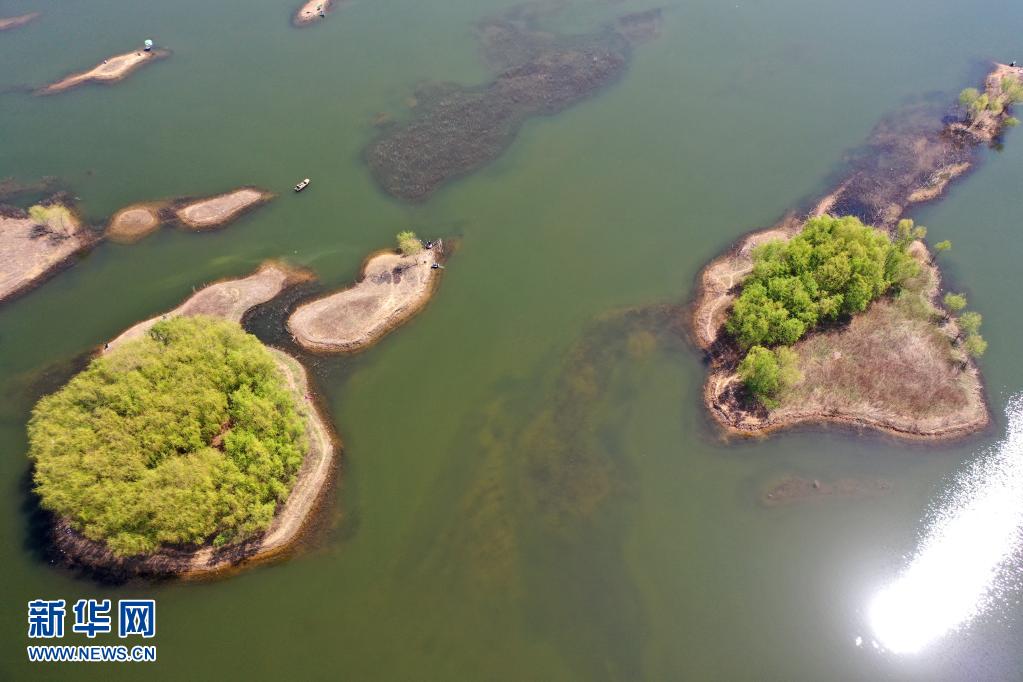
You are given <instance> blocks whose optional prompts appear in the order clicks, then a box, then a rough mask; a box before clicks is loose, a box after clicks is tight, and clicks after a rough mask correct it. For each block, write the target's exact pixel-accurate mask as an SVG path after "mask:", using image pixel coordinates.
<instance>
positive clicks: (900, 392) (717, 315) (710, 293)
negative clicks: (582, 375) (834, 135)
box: [689, 64, 1023, 440]
mask: <svg viewBox="0 0 1023 682" xmlns="http://www.w3.org/2000/svg"><path fill="white" fill-rule="evenodd" d="M1006 76H1014V77H1017V78H1021V77H1023V69H1021V68H1020V67H1010V66H1007V65H1005V64H996V65H994V68H993V69H992V70H991V72H989V74H988V76H987V77H986V78H985V81H984V86H985V90H986V91H987V92H988V93H989V94H992V95H994V94H997V93H998V92H999V91H1000V87H1001V85H1000V84H1001V80H1002V78H1004V77H1006ZM1008 117H1009V113H1008V111H1007V110H1004V111H1000V112H992V111H985V112H983V113H982V114H981V115H979V116H977V117H976V118H975V119H974V120H972V121H969V122H966V121H959V120H956V121H952V122H949V123H947V124H945V125H944V127H939V128H938V129H935V130H924V131H917V130H911V129H907V130H906V131H902V130H899V129H898V126H892V125H883V126H879V128H880V129H879V131H876V132H875V138H876V139H874V140H872V142H871V144H872V145H874V148H875V150H878V151H877V152H876V154H875V155H874V157H872V158H871V160H870V161H869V162H867V163H865V164H863V165H862V166H861V167H859V168H856V169H855V170H854V171H853V172H852V174H851V175H850V176H849V177H847V178H846V179H845V180H843V181H842V182H841V183H840V184H839V185H838V186H837V187H836V188H835V189H834V190H833V191H832V192H830V193H829V194H827V195H826V196H825V197H823V198H822V199H820V200H819V201H818V202H816V204H815V205H814V207H813V208H812V209H811V210H810V211H809V212H808V214H807V215H806V216H804V217H799V216H797V215H795V214H791V215H789V216H786V217H785V218H784V219H783V220H782V221H781V222H779V223H778V224H777V225H775V226H774V227H771V228H769V229H767V230H760V231H756V232H752V233H750V234H748V235H746V236H745V237H743V238H742V239H740V240H739V241H738V242H737V244H736V245H735V246H734V247H733V248H732V249H731V250H730V251H729V252H728V253H726V254H725V255H723V256H720V257H719V258H716V259H715V260H713V261H711V262H710V263H709V264H708V265H707V266H706V267H705V268H704V269H703V270H702V271H701V272H700V274H699V275H698V277H697V292H696V298H695V302H694V304H693V306H692V313H691V316H690V320H689V322H690V325H691V327H690V329H691V333H692V336H693V339H694V341H695V342H696V344H697V345H698V346H699V347H700V348H702V349H703V350H705V351H706V352H707V354H708V359H709V361H710V372H709V375H708V378H707V383H706V385H705V386H704V402H705V404H706V405H707V408H708V410H709V411H710V413H711V415H713V417H714V418H715V420H716V421H717V422H718V423H719V424H720V425H721V426H722V427H724V428H725V430H726V431H728V432H731V433H735V434H741V435H763V434H766V433H769V432H772V431H776V430H778V429H782V428H787V427H790V426H793V425H796V424H801V423H824V422H831V423H836V424H840V425H846V426H852V427H857V428H859V427H868V428H872V429H876V430H880V431H883V432H886V433H889V434H891V435H895V436H898V437H902V438H910V439H927V440H941V439H949V438H957V437H961V436H964V435H967V434H969V433H973V432H975V431H978V430H980V429H982V428H984V427H985V426H987V424H988V423H989V421H990V417H989V414H988V409H987V405H986V402H985V400H984V392H983V386H982V383H981V378H980V372H979V370H978V369H977V367H976V364H975V363H974V362H972V361H970V360H968V359H964V358H962V357H960V356H958V355H957V354H956V353H955V352H952V355H955V356H956V357H955V358H951V357H950V352H949V348H951V346H952V344H951V342H952V341H953V340H954V339H955V338H956V337H957V335H958V333H959V332H958V329H957V327H956V325H955V321H954V320H948V319H942V318H943V316H944V311H942V310H941V309H940V306H939V303H938V297H939V294H940V273H939V272H938V269H937V267H936V266H935V265H934V263H933V260H932V259H931V257H930V255H929V254H928V253H927V249H926V247H925V246H924V245H923V244H922V243H916V244H914V246H913V253H914V255H915V256H916V257H917V258H918V260H920V262H921V263H922V265H923V268H922V274H921V277H922V278H923V279H922V281H921V282H920V293H921V296H922V297H923V299H924V303H923V305H924V307H929V308H930V310H927V311H925V313H926V314H928V315H930V316H931V318H932V319H935V320H939V322H938V323H937V324H935V323H934V322H923V321H921V320H919V319H910V318H907V317H906V316H905V315H904V314H903V313H902V312H900V310H899V307H898V306H897V305H896V304H895V303H894V302H893V301H892V300H891V299H890V298H886V299H881V300H879V301H876V302H875V303H874V304H872V305H871V306H870V308H868V310H867V311H866V312H864V313H861V314H860V315H857V316H856V317H854V318H853V320H852V323H851V324H849V325H848V326H847V327H845V328H840V329H837V330H831V331H827V332H820V331H818V332H813V333H811V334H808V335H807V336H806V337H805V338H803V339H802V340H800V341H799V342H798V343H797V344H795V346H793V350H795V351H796V352H797V354H798V355H799V358H800V367H801V369H803V371H804V380H803V381H802V382H801V383H800V384H799V385H797V386H796V387H795V390H794V391H793V394H792V395H791V396H790V397H789V399H788V400H783V402H782V405H781V406H780V407H779V408H777V409H774V410H770V411H768V410H765V409H763V408H761V407H756V408H754V407H750V406H749V404H748V401H746V400H744V399H743V397H742V391H741V390H740V387H741V382H740V380H739V377H738V374H737V373H736V365H737V362H738V359H739V353H738V349H737V348H736V347H735V344H734V342H733V341H732V340H731V339H730V338H728V337H727V336H726V335H725V334H724V333H723V330H724V322H725V320H726V319H727V316H728V312H729V310H730V308H731V305H732V302H733V301H734V300H735V297H736V296H737V295H738V293H739V286H738V285H739V284H741V282H742V280H743V279H744V278H745V277H746V275H747V274H749V272H750V271H751V270H752V265H753V260H752V253H753V250H754V248H755V247H756V246H758V245H759V244H762V243H764V242H766V241H770V240H773V239H782V240H784V239H789V238H791V237H792V236H794V235H795V234H798V232H799V231H800V230H801V229H802V227H803V224H804V222H805V220H806V219H807V218H809V217H813V216H817V215H823V214H825V213H830V214H833V215H849V214H851V215H856V216H857V217H859V218H861V220H863V221H864V222H865V223H869V224H873V225H875V226H876V227H878V228H880V229H886V230H891V229H892V228H893V227H894V225H895V223H896V222H897V221H898V219H899V218H900V217H901V216H902V215H903V214H904V212H905V211H906V209H907V208H908V207H909V206H910V205H913V204H915V203H919V202H922V201H931V200H934V199H937V198H939V197H941V196H942V195H943V194H944V192H945V190H946V189H947V188H948V186H949V185H950V183H951V182H952V181H953V180H955V179H956V178H960V177H962V176H963V175H964V174H966V173H967V172H968V171H969V170H970V169H971V168H972V167H973V166H974V164H975V163H976V159H975V158H974V157H973V156H972V150H973V149H974V148H976V147H978V146H980V145H983V144H990V143H992V142H993V141H995V140H996V139H998V138H999V136H1000V135H1001V134H1002V132H1003V130H1004V128H1005V121H1006V119H1007V118H1008ZM879 370H880V371H879ZM807 376H809V377H811V380H807V379H806V377H807Z"/></svg>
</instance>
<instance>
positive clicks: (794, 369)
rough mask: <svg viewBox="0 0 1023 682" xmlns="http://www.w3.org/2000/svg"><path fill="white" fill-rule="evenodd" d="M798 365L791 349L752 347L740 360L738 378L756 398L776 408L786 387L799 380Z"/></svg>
mask: <svg viewBox="0 0 1023 682" xmlns="http://www.w3.org/2000/svg"><path fill="white" fill-rule="evenodd" d="M797 365H798V358H797V357H796V353H795V351H793V350H792V349H791V348H786V347H785V346H782V347H780V348H776V349H774V350H770V349H768V348H764V347H763V346H753V347H752V348H750V349H749V352H748V353H746V357H745V358H743V359H742V362H740V363H739V378H740V379H742V382H743V384H745V386H746V390H748V391H749V392H750V394H751V395H752V396H753V397H754V398H756V399H757V400H759V401H760V402H761V403H763V404H764V405H765V406H767V407H771V408H773V407H777V406H778V400H779V398H780V397H781V395H782V394H783V393H784V392H785V390H786V389H788V388H789V387H791V386H792V385H793V384H795V383H796V382H797V381H799V379H800V373H799V369H798V366H797Z"/></svg>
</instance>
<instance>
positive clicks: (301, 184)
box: [295, 178, 310, 192]
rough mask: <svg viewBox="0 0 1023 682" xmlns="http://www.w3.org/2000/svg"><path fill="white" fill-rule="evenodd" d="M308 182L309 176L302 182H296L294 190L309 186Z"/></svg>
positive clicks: (297, 190)
mask: <svg viewBox="0 0 1023 682" xmlns="http://www.w3.org/2000/svg"><path fill="white" fill-rule="evenodd" d="M309 182H310V180H309V178H306V179H305V180H303V181H302V182H300V183H298V184H297V185H295V191H296V192H301V191H302V190H304V189H305V188H306V187H308V186H309Z"/></svg>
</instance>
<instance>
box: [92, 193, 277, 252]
mask: <svg viewBox="0 0 1023 682" xmlns="http://www.w3.org/2000/svg"><path fill="white" fill-rule="evenodd" d="M273 198H274V195H273V193H272V192H267V191H266V190H262V189H259V188H258V187H239V188H238V189H235V190H231V191H230V192H225V193H223V194H218V195H216V196H212V197H205V198H200V199H194V198H181V199H166V200H160V201H148V202H143V203H139V204H132V205H131V206H126V207H125V208H122V209H121V210H119V211H118V212H117V213H115V214H114V215H113V216H112V217H111V218H110V222H109V223H108V224H107V228H106V231H105V232H104V235H105V236H106V237H107V239H110V240H111V241H115V242H120V243H125V244H130V243H132V242H137V241H138V240H140V239H142V238H144V237H147V236H148V235H150V234H152V233H153V232H155V231H156V230H158V229H159V228H160V227H161V226H162V225H168V224H177V225H180V226H181V227H182V228H184V229H186V230H192V231H196V232H198V231H204V230H212V229H214V228H217V227H222V226H224V225H226V224H227V223H229V222H231V221H233V220H236V219H237V218H239V217H241V216H242V215H243V214H244V213H247V212H248V211H251V210H253V209H255V208H258V207H259V206H261V205H263V204H265V203H267V202H269V201H270V200H271V199H273Z"/></svg>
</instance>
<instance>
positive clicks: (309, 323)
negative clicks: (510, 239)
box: [288, 241, 442, 353]
mask: <svg viewBox="0 0 1023 682" xmlns="http://www.w3.org/2000/svg"><path fill="white" fill-rule="evenodd" d="M441 248H442V244H441V243H440V242H439V241H438V242H437V243H435V244H434V246H433V248H432V249H424V250H423V251H421V252H420V253H418V254H416V255H413V256H402V255H399V254H397V253H393V252H390V251H388V252H384V253H378V254H376V255H374V256H372V257H370V258H369V260H367V261H366V264H365V265H364V266H363V270H362V278H361V279H360V280H359V282H358V283H357V284H355V285H354V286H352V287H350V288H348V289H344V290H343V291H339V292H337V293H333V294H328V295H327V296H324V297H323V298H319V299H316V300H314V301H311V302H309V303H303V304H302V305H300V306H299V307H298V308H297V309H296V310H295V312H293V313H292V314H291V316H290V317H289V318H288V330H289V331H290V332H291V333H292V335H293V336H294V337H295V341H296V342H297V343H298V344H299V345H300V346H302V347H303V348H305V349H306V350H310V351H314V352H319V353H347V352H351V351H356V350H361V349H363V348H365V347H367V346H369V345H371V344H372V343H374V342H376V341H378V340H380V338H382V337H383V336H384V335H385V334H387V332H389V331H390V330H392V329H394V328H395V327H397V326H398V325H400V324H401V323H402V322H405V321H406V320H408V319H409V318H410V317H412V316H413V315H415V314H416V313H417V312H419V311H420V310H421V309H422V308H423V306H425V305H426V303H427V302H428V301H429V300H430V297H431V295H432V294H433V292H434V290H435V288H436V284H437V282H438V281H439V280H440V276H439V273H440V269H439V268H437V269H435V268H433V265H434V264H435V263H438V259H440V258H441V257H442V251H441Z"/></svg>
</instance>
